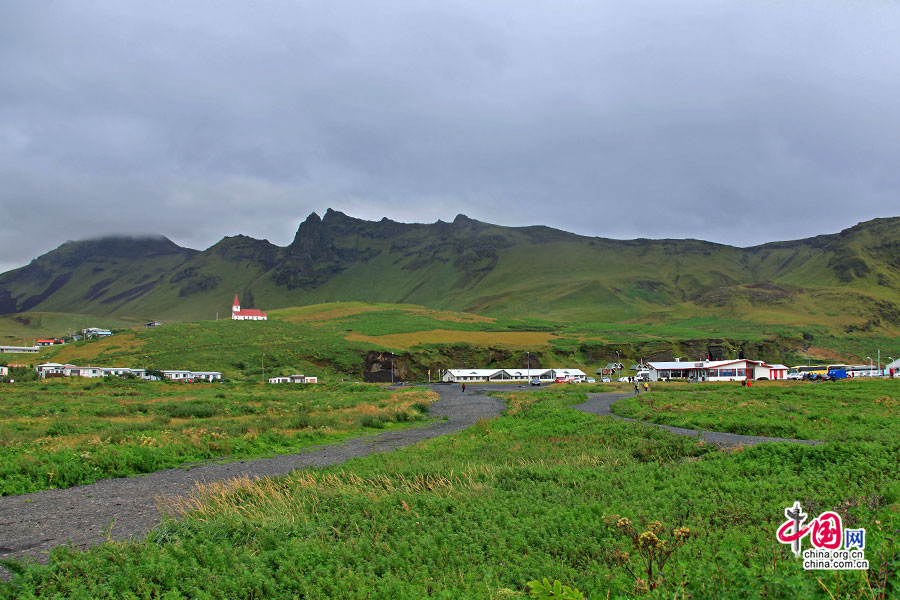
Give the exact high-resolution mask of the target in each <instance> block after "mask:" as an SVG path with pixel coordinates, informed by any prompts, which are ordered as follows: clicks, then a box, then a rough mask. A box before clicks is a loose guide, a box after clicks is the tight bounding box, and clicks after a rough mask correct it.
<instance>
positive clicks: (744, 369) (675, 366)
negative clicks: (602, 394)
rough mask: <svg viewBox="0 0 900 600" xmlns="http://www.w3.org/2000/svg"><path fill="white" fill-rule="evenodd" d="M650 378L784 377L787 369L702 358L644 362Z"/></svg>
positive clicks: (719, 378) (714, 379) (760, 363)
mask: <svg viewBox="0 0 900 600" xmlns="http://www.w3.org/2000/svg"><path fill="white" fill-rule="evenodd" d="M647 365H648V367H649V370H650V381H659V380H661V379H662V380H668V379H694V380H696V381H740V380H741V379H750V380H755V379H785V378H787V373H788V368H787V367H786V366H784V365H768V364H766V363H764V362H762V361H760V360H750V359H745V358H741V359H737V360H703V361H697V362H694V361H690V360H684V361H674V362H650V363H647Z"/></svg>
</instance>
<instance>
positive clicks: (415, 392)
mask: <svg viewBox="0 0 900 600" xmlns="http://www.w3.org/2000/svg"><path fill="white" fill-rule="evenodd" d="M434 398H435V394H433V393H432V392H428V391H426V390H424V389H422V388H419V389H416V388H410V389H406V390H402V391H395V392H389V391H386V390H382V389H380V388H378V387H376V386H371V385H358V384H331V385H305V386H300V385H296V386H295V385H290V384H281V385H266V386H263V385H261V384H193V385H191V384H177V383H151V382H141V381H123V380H119V379H117V378H108V379H104V380H93V381H91V380H84V379H72V380H51V381H48V382H32V383H27V384H16V385H8V386H4V388H3V400H2V402H0V495H4V496H5V495H10V494H22V493H26V492H35V491H39V490H43V489H48V488H63V487H69V486H73V485H80V484H84V483H90V482H92V481H96V480H98V479H103V478H107V477H122V476H126V475H133V474H137V473H150V472H153V471H158V470H160V469H164V468H168V467H177V466H179V465H182V464H185V463H188V462H195V461H199V460H207V459H214V458H215V459H218V458H247V457H259V456H271V455H275V454H283V453H290V452H297V451H299V450H302V449H303V448H307V447H309V446H312V445H317V444H324V443H335V442H338V441H341V440H344V439H346V438H347V437H350V436H354V435H360V434H362V433H365V432H372V431H377V430H382V429H385V428H397V427H405V426H408V425H410V424H412V423H414V422H416V421H420V420H422V419H424V418H426V414H427V405H428V404H430V403H431V402H432V401H433V400H434Z"/></svg>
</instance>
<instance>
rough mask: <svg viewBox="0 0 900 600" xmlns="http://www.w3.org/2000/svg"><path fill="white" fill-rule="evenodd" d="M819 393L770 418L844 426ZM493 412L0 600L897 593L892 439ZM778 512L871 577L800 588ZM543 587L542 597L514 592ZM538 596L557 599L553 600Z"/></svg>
mask: <svg viewBox="0 0 900 600" xmlns="http://www.w3.org/2000/svg"><path fill="white" fill-rule="evenodd" d="M570 387H571V386H570ZM753 389H754V390H755V389H757V388H756V387H754V388H753ZM760 389H763V388H760ZM705 391H706V390H703V391H702V392H703V393H705ZM656 393H657V392H653V393H652V394H656ZM666 393H671V397H670V401H672V402H674V401H676V399H677V398H678V397H679V395H681V397H683V398H684V400H683V402H684V403H686V404H687V403H690V398H692V397H693V396H692V392H691V391H689V390H686V389H685V390H675V389H673V390H671V391H669V392H666ZM828 393H830V392H829V388H827V387H825V386H809V387H807V388H801V387H799V386H798V387H788V388H785V390H784V396H783V397H782V398H781V401H782V402H794V403H796V404H798V405H801V404H803V403H806V402H809V401H822V402H825V403H828V402H831V403H832V404H834V410H833V416H834V417H835V418H836V417H837V416H838V415H843V414H854V413H859V412H860V409H859V407H858V406H854V405H852V404H850V405H848V406H845V407H841V406H840V404H839V403H834V402H833V401H832V400H829V399H828V398H827V394H828ZM652 394H648V397H649V396H651V395H652ZM701 397H702V395H701ZM506 398H507V410H506V412H505V414H504V415H503V416H501V417H498V418H495V419H491V420H487V421H481V422H479V423H478V424H477V425H476V426H473V427H471V428H469V429H467V430H465V431H462V432H459V433H457V434H454V435H451V436H447V437H442V438H435V439H431V440H428V441H425V442H423V443H420V444H417V445H415V446H413V447H410V448H407V449H404V450H402V451H398V452H392V453H387V454H380V455H372V456H369V457H365V458H360V459H354V460H351V461H349V462H347V463H345V464H343V465H340V466H334V467H326V468H318V469H304V470H300V471H296V472H294V473H293V474H291V475H288V476H286V477H283V478H277V479H266V480H258V481H247V480H236V481H231V482H225V483H217V484H211V485H208V486H206V487H203V488H200V489H198V491H197V493H196V494H195V495H194V496H192V497H186V498H182V499H180V500H175V501H172V502H171V503H169V504H168V505H167V507H166V509H165V510H166V513H167V514H168V515H169V517H170V518H168V519H167V520H165V521H164V522H163V523H162V524H161V525H160V526H158V527H157V528H156V529H154V530H153V531H151V532H150V533H149V535H147V536H146V537H145V538H143V539H141V540H137V541H128V542H109V543H105V544H103V545H100V546H98V547H95V548H93V549H91V550H90V551H88V552H84V553H82V552H79V551H77V550H74V549H70V548H66V547H60V548H57V549H56V550H54V551H53V552H52V554H51V556H50V560H49V564H47V565H38V564H26V565H13V566H12V567H13V570H14V572H15V575H14V576H13V578H12V580H11V581H9V582H7V583H0V598H38V597H40V598H85V599H86V598H168V599H176V598H229V599H241V598H306V599H344V598H346V599H351V598H353V599H356V598H367V599H369V598H384V599H420V598H426V597H427V598H446V599H451V598H452V599H465V598H472V599H486V598H489V599H501V598H502V599H508V598H527V597H530V596H531V595H533V597H544V598H564V597H567V598H591V599H596V600H602V599H607V598H660V599H662V598H667V599H673V598H676V599H681V598H692V599H706V598H710V599H713V598H715V599H721V600H726V599H734V600H745V599H756V598H760V599H761V598H766V599H774V598H822V599H838V598H841V599H849V598H853V599H886V598H895V597H897V596H898V594H900V577H898V575H900V573H898V570H900V552H898V548H897V546H896V542H895V540H896V539H897V538H896V534H897V531H898V530H900V512H898V511H900V482H898V480H897V459H898V456H900V440H898V439H897V438H896V436H888V435H876V436H872V438H871V439H866V438H865V437H864V436H863V437H860V438H859V439H853V440H849V441H845V440H841V439H834V440H832V441H829V442H828V443H827V444H824V445H820V446H806V445H792V444H786V443H770V444H763V445H760V446H756V447H751V448H743V449H739V450H737V451H722V450H719V449H717V448H716V447H715V446H712V445H705V444H703V443H702V442H701V441H699V440H698V439H694V438H687V437H677V436H674V435H672V434H670V433H668V432H665V431H661V430H659V429H656V428H654V427H650V426H646V425H641V424H638V423H632V422H625V421H621V420H618V419H615V418H612V417H596V416H593V415H587V414H583V413H580V412H577V411H575V410H572V409H571V406H572V405H574V404H577V403H580V402H583V401H584V400H585V399H586V397H585V396H584V394H583V393H581V392H579V391H578V390H577V388H575V389H570V388H565V389H561V390H547V389H542V390H539V391H533V392H531V391H530V392H522V393H518V394H511V395H507V396H506ZM704 410H706V409H700V410H698V411H697V414H698V415H702V414H703V413H704ZM872 411H874V413H876V414H881V413H880V412H879V411H878V410H876V409H875V408H872ZM864 412H865V411H864ZM794 501H799V502H800V503H801V505H802V506H803V508H804V509H805V510H806V511H807V512H808V513H810V514H811V515H818V514H819V513H820V512H822V511H825V510H834V511H836V512H838V513H839V514H840V515H841V517H842V519H843V522H844V525H845V526H846V527H854V528H860V527H861V528H865V529H866V536H867V537H866V548H865V553H866V558H867V559H868V560H869V561H870V568H869V570H864V571H846V572H836V571H804V570H803V568H802V566H801V564H800V561H798V560H797V559H796V558H794V556H793V554H792V553H791V552H790V549H789V548H788V547H787V546H786V545H783V544H780V543H779V542H777V541H776V539H775V531H776V529H777V528H778V527H779V526H780V525H781V524H782V522H783V521H784V509H785V508H786V507H788V506H790V505H791V504H792V503H793V502H794ZM805 547H808V543H807V544H806V546H805ZM544 578H546V579H548V583H549V584H550V591H546V590H545V591H544V592H541V591H540V590H538V589H537V588H536V587H534V586H532V585H530V582H534V581H540V580H543V579H544ZM554 581H559V582H561V584H560V587H559V588H558V589H559V591H560V592H564V589H563V587H562V586H563V585H565V586H567V587H569V588H572V591H571V592H570V593H567V594H566V595H552V589H553V582H554ZM574 590H577V592H576V591H574ZM542 594H543V595H542Z"/></svg>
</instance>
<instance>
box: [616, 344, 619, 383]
mask: <svg viewBox="0 0 900 600" xmlns="http://www.w3.org/2000/svg"><path fill="white" fill-rule="evenodd" d="M618 378H619V351H618V350H616V379H618Z"/></svg>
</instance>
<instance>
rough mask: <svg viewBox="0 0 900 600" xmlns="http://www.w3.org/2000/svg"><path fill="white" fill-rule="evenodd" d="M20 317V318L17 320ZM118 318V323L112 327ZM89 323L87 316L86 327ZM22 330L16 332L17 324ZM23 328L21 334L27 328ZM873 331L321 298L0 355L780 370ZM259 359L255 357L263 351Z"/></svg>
mask: <svg viewBox="0 0 900 600" xmlns="http://www.w3.org/2000/svg"><path fill="white" fill-rule="evenodd" d="M50 317H51V316H50V315H44V316H43V317H41V316H40V315H38V314H37V313H27V314H23V315H15V316H12V317H4V318H0V335H2V334H3V333H4V332H5V331H8V332H15V333H16V334H17V335H18V334H21V333H22V332H23V331H31V334H32V338H31V339H33V337H35V336H36V332H38V331H43V332H45V333H44V335H64V334H65V333H66V329H65V328H64V327H62V325H60V327H59V330H57V331H54V330H52V329H50V330H48V329H46V328H47V327H48V326H49V325H48V324H50V323H61V324H65V323H74V322H75V321H77V320H78V319H79V318H81V317H80V316H78V315H69V316H66V315H63V314H55V315H52V319H51V318H50ZM20 321H28V323H29V325H27V326H25V325H23V324H22V322H20ZM123 323H125V322H121V323H120V325H122V324H123ZM95 324H96V323H95ZM23 328H25V329H24V330H23ZM29 328H30V329H29ZM895 344H896V341H895V339H894V338H890V337H888V336H885V335H884V334H880V333H876V332H872V333H865V334H863V333H857V334H854V335H845V334H840V333H836V332H835V331H833V330H832V329H829V328H828V327H826V326H825V325H824V324H823V325H817V326H808V327H800V326H796V325H771V326H770V325H761V324H759V323H753V322H750V321H745V320H740V319H734V318H731V319H720V318H716V317H713V316H709V317H703V318H687V319H682V320H675V321H671V322H668V323H654V322H646V323H645V322H641V323H605V322H580V323H563V322H559V323H553V322H549V321H544V320H536V319H511V318H503V317H485V316H481V315H475V314H471V313H457V312H449V311H439V310H431V309H427V308H424V307H422V306H416V305H408V304H402V305H401V304H383V303H381V304H367V303H362V302H331V303H326V304H317V305H310V306H304V307H295V308H289V309H281V310H275V311H271V313H270V320H269V321H266V322H250V321H243V322H236V321H231V320H230V319H222V320H219V321H214V320H213V321H197V322H185V323H168V324H166V325H164V326H163V327H158V328H153V329H144V328H143V327H137V328H132V329H118V330H117V332H116V335H114V336H112V337H111V338H106V339H102V340H91V341H82V342H78V343H76V344H69V345H67V346H65V347H55V348H47V349H44V350H42V352H41V353H40V354H39V355H16V354H9V355H2V356H0V364H3V361H9V362H14V363H27V364H36V363H38V362H43V361H46V360H53V361H56V362H73V363H76V364H95V365H97V364H100V365H108V366H131V367H140V366H151V367H155V368H161V369H175V368H190V369H195V370H216V371H222V372H223V373H224V374H225V376H226V377H228V378H232V379H244V380H252V379H255V378H259V377H261V376H262V374H263V373H262V371H263V369H264V368H265V370H266V373H267V374H269V375H279V374H281V375H287V374H291V373H296V372H300V373H304V374H310V375H318V376H324V377H330V378H332V379H341V378H353V379H361V378H362V377H363V369H364V361H365V356H366V354H367V352H369V351H373V350H374V351H378V352H394V353H397V354H401V355H402V356H403V359H402V360H403V363H404V365H406V366H407V367H408V374H409V376H410V377H411V378H412V379H418V380H425V379H426V374H427V371H428V370H429V369H430V370H431V371H432V372H433V373H434V372H437V370H438V369H446V368H458V367H462V366H472V367H476V366H477V367H482V366H483V367H494V366H496V367H515V366H523V365H524V356H525V354H526V353H531V355H532V357H533V358H535V359H536V361H539V364H540V365H541V366H548V367H549V366H574V367H580V368H582V369H584V370H585V371H590V372H591V373H594V372H595V371H596V369H597V367H600V366H603V365H605V364H606V363H608V362H611V361H613V360H615V359H616V356H617V355H616V352H617V351H618V352H619V357H620V358H621V359H622V360H623V361H626V362H628V363H629V364H630V363H631V362H637V361H638V360H640V359H645V360H664V359H668V358H671V357H673V356H682V357H685V358H686V359H693V358H696V359H699V358H703V357H705V356H707V355H708V354H709V353H710V352H718V353H719V354H718V355H721V356H726V357H737V356H738V354H739V353H740V352H741V351H745V352H746V355H747V356H748V357H749V358H757V359H761V360H766V361H768V362H771V363H785V364H788V365H793V364H803V363H806V361H807V360H811V361H816V362H819V361H821V362H826V363H828V362H844V361H848V362H867V361H865V356H872V355H875V353H877V351H878V350H879V349H880V350H882V351H883V355H885V356H887V355H893V354H898V352H897V350H898V349H897V347H896V345H895ZM263 354H265V357H263Z"/></svg>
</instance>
